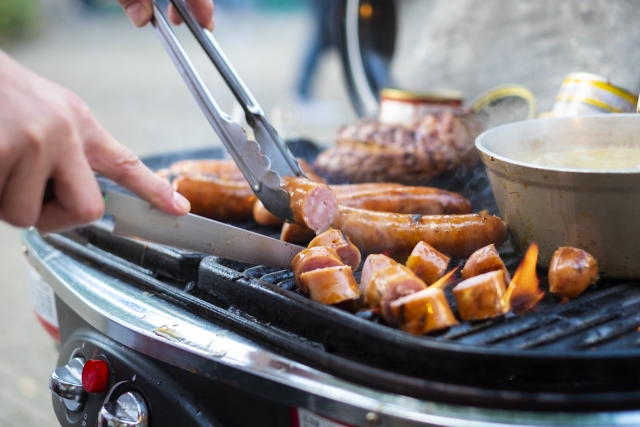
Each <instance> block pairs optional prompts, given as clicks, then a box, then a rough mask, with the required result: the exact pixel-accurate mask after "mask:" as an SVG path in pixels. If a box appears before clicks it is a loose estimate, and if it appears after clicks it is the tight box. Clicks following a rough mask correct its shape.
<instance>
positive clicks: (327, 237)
mask: <svg viewBox="0 0 640 427" xmlns="http://www.w3.org/2000/svg"><path fill="white" fill-rule="evenodd" d="M308 247H309V248H315V247H329V248H331V249H333V250H335V251H336V253H337V254H338V257H339V258H340V260H341V261H342V262H343V263H345V264H346V265H348V266H349V267H351V268H352V269H353V270H354V271H355V270H356V269H357V268H358V266H359V265H360V261H361V259H362V256H361V255H360V251H359V250H358V248H356V247H355V245H354V244H353V243H351V240H349V238H348V237H347V236H346V235H345V234H344V233H343V232H342V231H340V230H333V229H331V230H327V231H325V232H324V233H322V234H318V236H317V237H315V238H314V239H313V240H312V241H311V242H310V243H309V246H308Z"/></svg>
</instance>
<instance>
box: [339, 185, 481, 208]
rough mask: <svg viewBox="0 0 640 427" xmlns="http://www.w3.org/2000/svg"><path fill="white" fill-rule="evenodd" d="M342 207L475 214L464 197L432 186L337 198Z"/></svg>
mask: <svg viewBox="0 0 640 427" xmlns="http://www.w3.org/2000/svg"><path fill="white" fill-rule="evenodd" d="M337 197H338V202H339V203H340V204H341V205H345V206H350V207H352V208H359V209H368V210H372V211H377V212H393V213H402V214H422V215H443V214H467V213H471V203H470V202H469V200H467V199H466V198H465V197H463V196H461V195H460V194H456V193H452V192H450V191H446V190H440V189H438V188H430V187H390V188H381V189H376V190H373V191H367V192H365V191H360V192H354V193H347V194H344V195H337Z"/></svg>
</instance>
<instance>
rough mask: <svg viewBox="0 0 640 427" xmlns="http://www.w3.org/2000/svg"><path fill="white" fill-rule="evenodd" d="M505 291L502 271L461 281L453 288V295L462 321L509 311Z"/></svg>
mask: <svg viewBox="0 0 640 427" xmlns="http://www.w3.org/2000/svg"><path fill="white" fill-rule="evenodd" d="M505 291H506V284H505V281H504V271H502V270H498V271H491V272H489V273H484V274H481V275H479V276H474V277H472V278H470V279H467V280H463V281H462V282H460V283H458V284H457V285H456V286H455V287H454V288H453V295H454V296H455V298H456V304H457V305H458V312H459V313H460V317H461V318H462V319H463V320H481V319H488V318H492V317H496V316H500V315H502V314H505V313H506V312H507V311H509V302H508V301H506V300H505V298H503V296H504V293H505Z"/></svg>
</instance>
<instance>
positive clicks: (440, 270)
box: [407, 242, 450, 286]
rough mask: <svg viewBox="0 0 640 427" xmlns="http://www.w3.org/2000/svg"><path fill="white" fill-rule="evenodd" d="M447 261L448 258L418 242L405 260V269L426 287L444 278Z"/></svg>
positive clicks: (428, 245) (424, 243)
mask: <svg viewBox="0 0 640 427" xmlns="http://www.w3.org/2000/svg"><path fill="white" fill-rule="evenodd" d="M449 260H450V258H449V257H448V256H446V255H445V254H441V253H440V252H438V251H437V250H435V249H434V248H433V247H432V246H431V245H430V244H428V243H426V242H419V243H418V244H417V245H416V247H415V248H413V251H412V252H411V255H409V258H408V259H407V267H408V268H409V269H410V270H411V271H413V272H414V273H415V274H416V276H418V277H419V278H421V279H422V281H423V282H424V283H426V284H427V286H428V285H431V284H432V283H434V282H435V281H436V280H438V279H439V278H441V277H442V276H444V273H446V272H447V267H448V266H449Z"/></svg>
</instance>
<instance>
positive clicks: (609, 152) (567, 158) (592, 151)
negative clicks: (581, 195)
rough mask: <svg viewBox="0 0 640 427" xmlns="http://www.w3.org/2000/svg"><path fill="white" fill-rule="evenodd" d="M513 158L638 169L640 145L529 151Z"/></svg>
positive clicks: (579, 166) (570, 165) (546, 163)
mask: <svg viewBox="0 0 640 427" xmlns="http://www.w3.org/2000/svg"><path fill="white" fill-rule="evenodd" d="M513 159H514V160H517V161H519V162H523V163H529V164H533V165H540V166H552V167H564V168H574V169H589V170H594V169H599V170H621V169H625V170H630V169H637V170H640V147H589V148H567V149H562V150H553V151H546V150H545V151H531V152H528V153H520V154H518V155H515V156H513Z"/></svg>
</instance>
